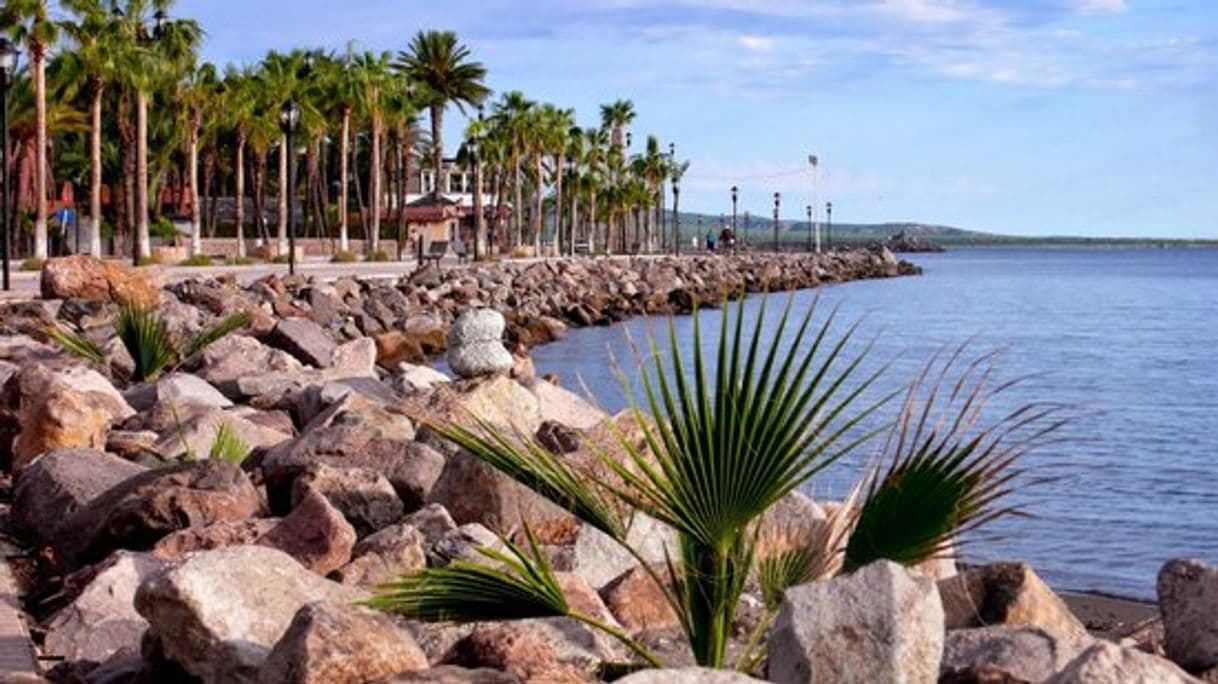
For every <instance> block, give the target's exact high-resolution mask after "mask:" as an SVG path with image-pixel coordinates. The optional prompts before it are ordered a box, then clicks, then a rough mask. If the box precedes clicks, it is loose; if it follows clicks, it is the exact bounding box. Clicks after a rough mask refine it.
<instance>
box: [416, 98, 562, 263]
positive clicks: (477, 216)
mask: <svg viewBox="0 0 1218 684" xmlns="http://www.w3.org/2000/svg"><path fill="white" fill-rule="evenodd" d="M478 118H479V120H481V118H482V115H481V114H479V115H478ZM479 130H481V128H479ZM480 137H481V136H477V135H475V136H473V137H471V138H470V139H469V142H468V143H466V146H467V147H468V148H469V159H470V161H471V162H473V166H474V262H475V263H477V261H478V243H479V242H481V241H482V229H483V216H482V160H481V159H480V158H479V156H478V154H479V152H480V150H479V149H478V148H479V147H480V146H481V142H480V141H479V138H480ZM402 211H406V207H402ZM555 228H556V230H561V226H556V227H555Z"/></svg>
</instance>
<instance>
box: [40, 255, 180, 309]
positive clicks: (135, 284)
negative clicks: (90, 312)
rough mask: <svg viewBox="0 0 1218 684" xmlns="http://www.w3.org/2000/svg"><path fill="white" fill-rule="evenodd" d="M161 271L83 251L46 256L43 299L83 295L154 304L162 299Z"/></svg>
mask: <svg viewBox="0 0 1218 684" xmlns="http://www.w3.org/2000/svg"><path fill="white" fill-rule="evenodd" d="M162 275H163V271H162V270H161V269H159V268H152V267H149V268H138V269H133V268H130V267H128V266H125V265H123V264H120V263H118V262H114V261H102V260H100V259H95V258H93V257H89V256H85V255H80V254H78V255H74V256H69V257H62V258H57V259H48V260H47V262H46V263H45V264H43V267H42V276H41V280H40V284H41V294H42V298H43V299H84V300H87V301H92V302H114V303H118V304H134V305H138V306H144V307H155V306H156V305H157V304H158V303H159V302H160V300H161V284H160V280H161V279H162Z"/></svg>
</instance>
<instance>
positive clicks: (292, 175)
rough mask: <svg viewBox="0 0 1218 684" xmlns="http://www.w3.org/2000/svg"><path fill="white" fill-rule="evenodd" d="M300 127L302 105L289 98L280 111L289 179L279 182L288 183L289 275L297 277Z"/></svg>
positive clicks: (286, 192) (285, 192) (286, 191)
mask: <svg viewBox="0 0 1218 684" xmlns="http://www.w3.org/2000/svg"><path fill="white" fill-rule="evenodd" d="M299 126H300V105H299V104H297V102H296V99H295V98H288V101H287V102H284V103H283V107H282V108H281V109H280V110H279V128H280V129H281V130H282V131H283V135H284V140H285V142H284V144H285V145H287V156H288V175H287V178H282V179H280V181H279V182H281V183H286V186H285V187H286V188H287V189H286V190H285V191H284V194H285V195H287V198H288V206H287V214H288V215H287V219H288V221H287V224H288V274H289V275H296V221H295V217H294V216H293V215H292V214H293V213H294V209H295V205H296V193H295V186H296V148H295V147H294V146H293V142H292V138H293V137H294V135H295V133H296V129H297V127H299Z"/></svg>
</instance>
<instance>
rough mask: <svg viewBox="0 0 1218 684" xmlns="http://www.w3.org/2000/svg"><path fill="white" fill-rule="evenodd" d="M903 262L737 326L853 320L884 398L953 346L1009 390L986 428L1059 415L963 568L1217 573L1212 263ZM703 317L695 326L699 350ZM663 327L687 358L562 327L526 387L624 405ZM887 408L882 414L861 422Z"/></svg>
mask: <svg viewBox="0 0 1218 684" xmlns="http://www.w3.org/2000/svg"><path fill="white" fill-rule="evenodd" d="M906 258H907V259H909V260H911V261H913V262H914V263H917V264H918V265H920V266H921V267H922V268H923V269H924V273H923V275H921V276H914V277H905V278H896V279H886V280H871V281H861V282H851V283H844V284H838V285H830V286H824V287H821V288H817V289H812V290H804V291H800V292H797V293H794V294H790V295H788V294H771V295H768V296H760V295H757V296H752V297H750V298H748V299H747V300H746V301H745V302H744V315H745V316H746V320H748V321H749V323H750V326H751V325H752V324H753V322H754V321H756V318H757V315H758V313H759V311H760V310H761V307H762V306H763V305H764V306H765V307H766V308H767V310H768V311H769V313H770V315H769V316H768V317H767V321H768V323H767V324H768V325H769V326H770V327H769V330H772V329H773V323H774V321H775V319H776V316H775V315H774V314H775V312H776V311H777V310H778V309H780V308H782V307H783V306H786V305H787V304H788V303H789V304H790V306H791V307H792V314H793V315H796V316H799V315H802V314H803V313H805V312H806V311H807V310H808V308H809V307H816V310H817V312H816V314H815V315H816V316H817V320H824V317H825V316H828V315H829V314H830V312H836V313H835V315H836V320H837V322H836V323H835V325H834V327H833V328H832V330H833V331H834V332H832V333H831V335H841V334H844V333H845V331H846V330H847V328H848V327H849V326H850V325H851V324H854V323H858V328H857V331H856V332H855V333H854V336H853V337H852V339H851V342H850V344H849V346H848V349H851V350H853V351H862V349H863V347H864V346H866V345H867V344H870V345H872V346H871V349H870V351H869V352H867V354H866V356H865V361H864V364H863V368H864V370H869V369H879V368H880V367H881V366H885V365H886V367H887V370H886V371H885V374H884V376H883V377H882V379H881V381H880V384H879V385H877V387H883V388H884V389H885V390H892V389H899V388H900V387H903V386H906V385H907V384H908V383H909V382H911V381H912V380H913V379H914V378H915V377H916V376H917V375H918V373H919V371H920V370H921V369H922V367H923V366H924V365H925V363H926V361H927V359H929V358H930V357H931V356H932V355H935V354H937V353H938V354H943V353H945V352H952V351H955V350H957V349H961V348H962V349H963V350H964V355H965V357H967V358H973V357H977V356H982V355H986V354H990V353H994V354H995V355H996V358H997V359H998V361H997V374H996V376H995V377H996V378H997V379H998V380H1005V379H1010V380H1015V379H1018V380H1019V382H1017V383H1016V384H1014V385H1013V386H1012V387H1011V388H1009V389H1007V390H1005V391H1004V392H1003V393H1002V394H1001V395H999V397H996V398H995V399H994V400H993V401H992V402H991V405H989V406H987V407H986V410H987V411H989V412H991V413H990V414H988V415H987V416H986V418H998V417H1000V414H1001V413H1002V412H1005V411H1008V410H1012V409H1013V408H1017V407H1019V406H1023V405H1028V404H1045V403H1051V404H1055V405H1060V406H1063V407H1065V410H1066V411H1067V413H1068V414H1069V422H1068V423H1067V424H1066V425H1064V426H1063V427H1062V428H1061V429H1060V430H1059V432H1058V433H1057V437H1058V438H1059V439H1057V440H1056V441H1055V442H1054V443H1052V444H1049V445H1047V446H1045V447H1044V448H1041V449H1039V450H1036V451H1033V452H1031V453H1029V454H1027V455H1026V456H1024V457H1023V459H1022V461H1021V462H1020V464H1019V467H1020V468H1021V470H1022V471H1023V475H1022V476H1021V479H1020V480H1017V486H1016V487H1015V488H1014V491H1013V492H1012V493H1011V495H1010V497H1009V499H1008V500H1007V501H1006V503H1007V504H1008V505H1012V506H1017V507H1018V508H1019V509H1020V510H1021V511H1023V515H1020V516H1017V517H1007V518H1003V519H1000V520H998V521H996V522H995V523H993V524H992V525H990V526H988V527H986V528H983V529H981V530H978V531H977V532H976V533H974V534H972V535H969V536H967V537H966V538H965V540H964V541H965V543H963V544H962V545H961V551H960V554H961V559H962V560H963V561H965V562H970V563H981V562H990V561H997V560H1016V559H1018V560H1024V561H1027V562H1028V563H1030V564H1031V565H1032V566H1033V567H1034V568H1035V569H1036V571H1037V572H1038V573H1039V574H1040V575H1041V576H1042V577H1043V578H1045V580H1046V581H1047V582H1049V583H1050V584H1051V585H1052V586H1054V587H1056V588H1058V589H1059V590H1069V591H1089V592H1100V593H1105V594H1110V595H1114V596H1121V597H1128V598H1135V599H1153V598H1154V597H1155V578H1156V574H1157V573H1158V571H1159V568H1160V567H1162V565H1163V563H1164V562H1165V561H1167V560H1169V559H1173V558H1199V559H1202V560H1205V561H1207V562H1210V563H1218V250H1212V249H1153V248H1145V249H1143V248H1108V249H1104V248H1080V249H1068V248H1054V249H1016V248H1004V249H979V248H978V249H959V250H952V251H949V252H947V253H943V254H915V255H907V256H906ZM788 299H789V301H788ZM720 315H721V314H720V313H719V312H717V311H705V312H703V314H702V315H701V317H700V327H701V329H702V338H703V339H702V344H703V345H704V347H705V348H706V349H707V350H708V351H713V345H714V344H716V342H717V331H718V329H719V328H718V326H719V322H720V319H719V316H720ZM670 324H671V325H672V326H673V329H674V330H675V332H676V335H677V339H678V341H679V345H680V347H681V348H682V349H683V350H684V352H683V353H685V354H688V353H689V350H690V349H691V348H692V345H693V344H694V336H693V324H692V318H691V317H689V316H680V317H675V318H672V319H671V320H670V319H669V318H667V317H659V318H657V317H652V318H639V319H633V320H630V321H626V322H624V323H621V324H618V325H615V326H610V327H600V328H583V329H574V330H571V331H570V332H569V334H568V335H567V336H566V337H565V339H563V340H561V341H559V342H555V343H553V344H550V345H546V346H543V347H539V348H537V349H534V350H533V360H534V363H535V365H536V367H537V370H538V372H539V373H555V374H557V375H558V376H559V378H560V379H561V382H562V384H563V385H564V386H566V387H569V388H572V389H574V390H575V391H577V392H580V393H583V394H585V395H586V396H588V397H590V398H591V399H592V400H594V401H595V402H596V403H598V404H599V405H600V406H601V407H603V408H604V409H606V410H608V411H618V410H621V409H623V408H625V407H626V406H628V399H627V393H628V392H632V393H634V394H635V395H636V396H641V395H639V394H638V392H639V386H640V383H639V378H640V373H641V371H640V369H639V364H638V361H639V358H640V357H639V355H640V354H641V353H643V352H644V351H645V349H646V341H647V339H648V336H649V335H654V336H657V337H658V338H659V339H661V340H665V341H666V340H667V335H668V334H669V325H670ZM780 344H788V345H789V338H788V340H786V341H782V342H780ZM708 358H711V359H713V358H714V355H713V354H711V355H709V356H708ZM899 408H900V406H899V402H897V403H893V404H889V405H887V406H885V407H884V409H882V410H881V413H882V414H883V415H882V416H877V418H876V420H880V421H882V422H885V423H886V422H889V421H891V420H892V419H894V418H895V416H896V413H897V411H898V410H899ZM885 412H886V413H885ZM881 447H882V440H877V441H875V442H873V443H871V444H869V445H867V446H864V447H861V448H860V449H857V450H855V452H852V453H851V454H849V455H848V456H846V457H844V458H842V459H841V460H839V461H838V462H837V463H835V464H834V465H833V466H832V467H831V468H829V469H828V470H826V471H824V472H822V473H820V474H819V475H818V476H817V477H816V478H815V479H814V480H812V481H810V482H808V483H806V485H805V489H806V491H807V492H808V493H809V494H811V495H812V496H813V497H814V498H816V499H823V500H832V499H839V498H841V497H843V496H844V495H845V494H846V493H847V492H848V491H849V490H850V488H851V486H852V485H853V484H854V482H855V481H856V480H857V479H858V478H859V477H860V475H861V474H862V473H863V472H864V470H865V468H867V467H868V466H869V465H871V464H874V463H876V462H877V459H880V458H882V456H883V454H882V453H881V452H882V451H883V450H882V448H881Z"/></svg>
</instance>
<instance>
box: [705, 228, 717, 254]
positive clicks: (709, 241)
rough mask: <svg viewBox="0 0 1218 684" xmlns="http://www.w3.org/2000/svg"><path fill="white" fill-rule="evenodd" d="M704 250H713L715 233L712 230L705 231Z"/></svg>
mask: <svg viewBox="0 0 1218 684" xmlns="http://www.w3.org/2000/svg"><path fill="white" fill-rule="evenodd" d="M706 251H708V252H713V251H715V233H714V231H710V230H708V231H706Z"/></svg>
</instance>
